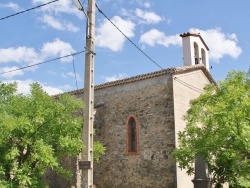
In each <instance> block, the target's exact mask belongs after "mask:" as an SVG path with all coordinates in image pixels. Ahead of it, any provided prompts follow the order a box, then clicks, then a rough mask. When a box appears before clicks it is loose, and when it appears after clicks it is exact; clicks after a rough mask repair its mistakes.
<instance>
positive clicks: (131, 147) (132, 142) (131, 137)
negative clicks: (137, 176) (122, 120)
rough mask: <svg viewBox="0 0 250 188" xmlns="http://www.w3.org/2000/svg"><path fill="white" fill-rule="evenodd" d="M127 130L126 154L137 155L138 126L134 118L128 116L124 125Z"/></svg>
mask: <svg viewBox="0 0 250 188" xmlns="http://www.w3.org/2000/svg"><path fill="white" fill-rule="evenodd" d="M126 126H127V127H126V129H127V136H126V137H127V147H126V148H127V154H138V153H139V149H138V148H139V147H138V144H139V143H138V140H139V130H138V129H139V126H138V120H137V118H136V116H134V115H130V116H129V118H128V121H127V124H126Z"/></svg>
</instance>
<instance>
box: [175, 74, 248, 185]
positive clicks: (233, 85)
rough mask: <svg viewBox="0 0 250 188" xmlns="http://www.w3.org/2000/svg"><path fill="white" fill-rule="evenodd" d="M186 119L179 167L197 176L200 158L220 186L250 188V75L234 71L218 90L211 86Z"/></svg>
mask: <svg viewBox="0 0 250 188" xmlns="http://www.w3.org/2000/svg"><path fill="white" fill-rule="evenodd" d="M185 120H186V121H187V126H186V128H185V130H184V131H182V132H180V133H179V138H178V142H179V146H178V148H177V149H175V150H174V152H173V156H174V158H175V159H176V160H177V162H178V164H179V167H180V168H182V169H186V170H187V173H188V174H192V173H194V165H193V164H194V161H195V157H196V156H198V155H199V156H202V157H203V158H204V159H205V161H206V162H207V165H208V170H209V172H210V173H211V177H212V182H213V183H214V184H215V185H216V187H220V186H221V185H222V184H223V183H225V182H229V183H230V185H232V186H234V187H250V73H249V72H248V73H246V72H238V71H232V72H230V73H229V74H228V76H227V78H226V79H225V80H224V81H220V82H219V83H218V87H216V86H214V85H207V86H206V87H205V92H204V94H202V95H200V97H199V98H197V99H195V100H192V101H191V108H190V110H188V112H187V114H186V116H185Z"/></svg>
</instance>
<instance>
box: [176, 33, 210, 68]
mask: <svg viewBox="0 0 250 188" xmlns="http://www.w3.org/2000/svg"><path fill="white" fill-rule="evenodd" d="M180 36H181V37H182V48H183V61H184V66H191V65H197V64H203V65H204V66H205V67H206V68H207V70H208V71H209V61H208V51H209V48H208V46H207V44H206V43H205V41H204V40H203V38H202V37H201V35H200V34H199V33H190V32H188V33H184V34H181V35H180Z"/></svg>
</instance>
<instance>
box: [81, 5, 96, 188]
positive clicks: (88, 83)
mask: <svg viewBox="0 0 250 188" xmlns="http://www.w3.org/2000/svg"><path fill="white" fill-rule="evenodd" d="M87 15H88V20H87V36H86V52H85V79H84V105H85V106H84V125H83V133H82V139H83V144H84V146H85V147H84V148H83V151H82V159H81V160H82V161H88V162H89V163H90V166H89V168H88V169H82V178H83V182H82V183H83V185H84V187H86V188H92V187H93V183H94V182H93V135H94V129H93V124H94V113H93V112H94V55H95V54H94V51H95V47H94V42H95V41H94V40H95V38H94V37H95V0H89V1H88V12H87ZM88 35H89V36H88Z"/></svg>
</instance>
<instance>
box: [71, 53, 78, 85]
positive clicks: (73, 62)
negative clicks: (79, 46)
mask: <svg viewBox="0 0 250 188" xmlns="http://www.w3.org/2000/svg"><path fill="white" fill-rule="evenodd" d="M72 64H73V70H74V74H75V81H76V89H77V90H78V84H77V78H76V69H75V58H74V56H73V60H72Z"/></svg>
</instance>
